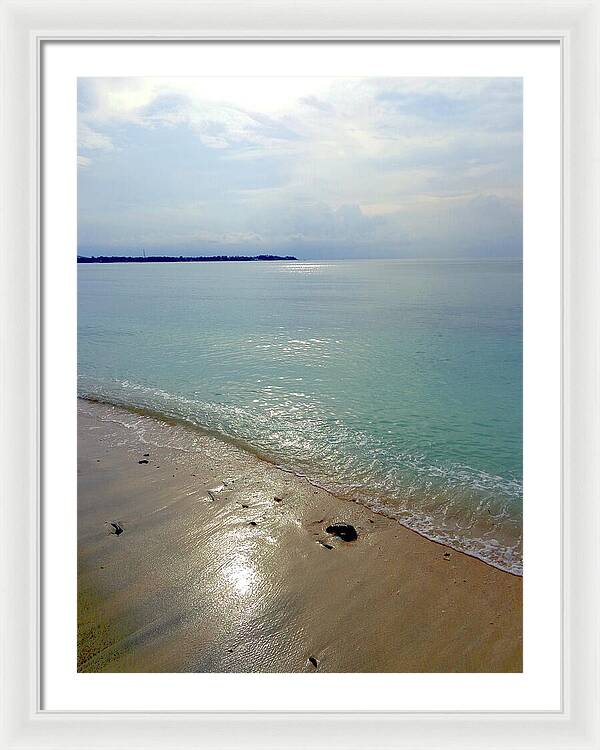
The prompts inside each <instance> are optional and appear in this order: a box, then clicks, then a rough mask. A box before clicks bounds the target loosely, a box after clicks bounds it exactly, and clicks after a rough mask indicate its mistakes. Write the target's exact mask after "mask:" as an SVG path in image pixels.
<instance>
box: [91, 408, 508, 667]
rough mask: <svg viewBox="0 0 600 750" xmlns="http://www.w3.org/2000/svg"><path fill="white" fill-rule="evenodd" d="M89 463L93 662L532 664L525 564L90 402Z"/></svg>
mask: <svg viewBox="0 0 600 750" xmlns="http://www.w3.org/2000/svg"><path fill="white" fill-rule="evenodd" d="M109 418H110V421H109ZM136 420H137V421H138V422H139V421H141V422H142V423H143V424H142V427H141V428H140V425H139V424H137V425H136V426H135V427H134V425H135V424H136ZM132 428H133V429H132ZM145 454H149V455H148V456H147V458H146V457H145ZM140 461H146V462H147V463H142V464H141V465H140V463H139V462H140ZM78 474H79V477H78V485H79V490H78V532H79V533H78V539H79V544H78V589H79V591H78V593H79V607H78V611H79V618H78V619H79V633H80V639H79V649H78V656H79V657H80V658H79V662H78V663H79V669H80V671H108V672H115V671H116V672H118V671H132V672H133V671H137V672H143V671H163V672H168V671H208V672H236V671H237V672H248V671H258V672H261V671H264V672H297V671H300V672H302V671H307V672H311V671H331V672H336V671H337V672H353V671H356V672H402V671H408V672H411V671H413V672H420V671H422V672H429V671H433V672H445V671H448V672H461V671H476V672H477V671H479V672H487V671H490V672H519V671H521V669H522V644H521V641H522V578H521V577H520V576H518V575H516V574H513V573H511V572H509V571H502V570H500V569H498V568H495V567H493V566H491V565H489V564H488V563H486V562H484V561H481V560H479V559H478V558H476V557H473V556H469V555H468V554H466V553H462V552H458V551H456V550H453V549H452V548H450V547H447V546H445V545H443V544H442V543H440V542H436V541H432V540H430V539H428V538H426V537H424V536H423V535H421V534H420V533H419V532H418V531H415V530H413V529H410V528H408V527H405V526H404V525H402V524H401V523H400V522H399V521H398V520H395V519H391V518H389V517H387V516H385V515H382V514H379V513H377V512H375V511H372V510H371V509H369V508H367V507H366V506H364V505H359V504H357V503H353V502H350V501H348V500H345V499H341V498H339V497H337V496H336V495H334V494H332V493H330V491H329V490H327V489H323V488H319V487H318V486H316V485H314V484H312V483H311V482H310V480H308V478H305V477H300V476H298V475H296V474H295V473H293V472H292V471H291V470H289V471H288V470H287V469H285V468H282V467H278V466H277V465H275V464H273V463H271V462H270V461H269V460H268V459H263V458H261V457H260V456H256V455H254V454H250V453H248V452H246V451H245V450H244V449H243V448H241V447H238V446H236V445H233V444H230V443H228V442H226V441H225V440H223V439H222V438H220V437H217V436H214V435H210V434H203V433H201V432H200V431H196V430H192V428H191V427H185V426H184V425H181V424H180V423H176V424H174V425H170V424H169V423H167V422H159V421H158V420H157V419H156V418H154V417H151V416H144V415H143V414H140V413H138V412H134V411H129V410H126V409H125V408H122V407H115V406H109V405H106V404H102V403H99V402H97V401H92V400H88V399H86V400H83V399H78ZM111 521H117V522H118V523H119V524H120V525H121V526H122V528H123V529H124V533H122V534H120V535H118V536H117V535H115V534H114V533H110V532H111V527H110V522H111ZM342 521H345V522H349V523H352V524H353V525H354V526H355V527H356V529H357V531H358V535H359V536H358V539H357V541H356V542H350V543H346V542H343V541H342V540H340V539H339V538H337V537H332V536H331V535H329V534H327V533H326V531H325V528H326V526H327V524H329V523H331V522H342ZM311 656H312V657H313V658H314V659H315V661H316V662H317V667H315V666H314V664H313V662H311V661H310V657H311Z"/></svg>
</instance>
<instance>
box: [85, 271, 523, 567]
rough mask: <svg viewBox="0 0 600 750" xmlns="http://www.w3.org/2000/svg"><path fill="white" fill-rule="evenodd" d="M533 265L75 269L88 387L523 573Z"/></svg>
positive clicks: (94, 394) (91, 394)
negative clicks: (525, 318)
mask: <svg viewBox="0 0 600 750" xmlns="http://www.w3.org/2000/svg"><path fill="white" fill-rule="evenodd" d="M522 312H523V309H522V264H521V262H520V261H498V260H494V261H492V260H490V261H442V260H439V261H438V260H431V261H425V260H418V261H417V260H412V261H411V260H373V261H367V260H364V261H363V260H357V261H286V262H279V261H273V262H251V263H232V262H222V263H221V262H215V263H157V264H153V263H147V264H138V263H136V264H114V265H113V264H111V265H95V264H90V265H87V264H86V265H81V264H80V265H79V266H78V395H79V396H81V397H85V398H92V399H97V400H100V401H105V402H107V403H113V404H116V405H121V406H125V407H130V408H135V409H141V410H143V411H147V412H149V413H152V414H158V415H164V416H165V417H167V418H169V419H174V420H176V421H180V422H182V423H185V424H188V425H191V426H193V427H195V428H198V429H202V430H209V431H211V432H213V433H217V434H219V435H222V436H223V437H225V438H226V439H230V440H233V441H235V442H236V443H238V444H242V445H244V446H245V447H247V448H248V449H249V450H251V451H254V452H256V453H257V454H259V455H260V456H261V457H264V458H268V459H270V460H272V461H274V462H275V463H277V464H279V465H281V466H283V467H285V468H286V469H290V470H293V471H295V472H297V473H298V474H301V475H304V476H306V477H308V478H309V479H310V480H311V481H313V482H315V483H316V484H319V485H321V486H324V487H326V488H328V489H330V490H331V491H332V492H335V493H336V494H339V495H341V496H343V497H346V498H347V499H348V500H349V501H355V502H359V503H362V504H364V505H366V506H368V507H370V508H372V509H374V510H376V511H378V512H380V513H383V514H385V515H387V516H390V517H392V518H396V519H398V521H400V522H401V523H403V524H404V525H406V526H408V527H409V528H412V529H414V530H415V531H417V532H419V533H421V534H423V535H424V536H427V537H429V538H431V539H435V540H437V541H441V542H443V543H445V544H448V545H450V546H451V547H454V548H455V549H458V550H462V551H464V552H467V553H468V554H471V555H474V556H476V557H479V558H481V559H482V560H485V561H486V562H488V563H490V564H492V565H494V566H496V567H499V568H502V569H503V570H507V571H510V572H512V573H515V574H521V573H522V569H523V568H522V507H523V462H522V362H523V360H522V344H523V331H522Z"/></svg>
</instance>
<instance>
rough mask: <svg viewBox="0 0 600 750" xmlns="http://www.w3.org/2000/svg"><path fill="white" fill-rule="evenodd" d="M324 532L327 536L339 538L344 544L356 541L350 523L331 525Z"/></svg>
mask: <svg viewBox="0 0 600 750" xmlns="http://www.w3.org/2000/svg"><path fill="white" fill-rule="evenodd" d="M325 531H326V532H327V533H328V534H333V535H334V536H339V538H340V539H342V540H343V541H344V542H353V541H354V540H355V539H358V534H357V533H356V529H355V528H354V526H352V524H351V523H333V524H331V526H328V527H327V528H326V529H325Z"/></svg>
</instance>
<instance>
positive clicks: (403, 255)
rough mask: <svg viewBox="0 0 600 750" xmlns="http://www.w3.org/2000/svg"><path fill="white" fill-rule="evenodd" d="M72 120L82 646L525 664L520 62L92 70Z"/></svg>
mask: <svg viewBox="0 0 600 750" xmlns="http://www.w3.org/2000/svg"><path fill="white" fill-rule="evenodd" d="M528 132H529V131H528ZM77 136H78V137H77V154H76V155H75V153H73V162H72V164H73V169H74V160H75V158H77V249H76V257H73V258H72V263H73V266H72V268H73V273H75V268H76V271H77V394H76V397H77V671H78V672H86V673H100V672H103V673H155V672H157V673H181V672H195V673H310V674H315V673H521V672H522V671H523V606H522V605H523V601H522V598H523V597H522V594H523V576H524V575H527V573H526V572H525V573H524V566H523V503H524V496H523V79H522V78H519V77H445V78H440V77H436V78H433V77H375V76H366V77H318V76H307V77H301V76H299V77H294V76H289V75H283V76H278V75H277V74H276V73H274V74H273V75H272V76H267V77H257V76H243V75H240V76H237V77H231V76H230V77H227V76H214V75H211V71H210V70H207V75H206V76H190V77H79V78H78V79H77ZM528 142H529V141H528ZM73 151H74V148H73ZM71 153H72V152H71ZM528 205H529V204H528ZM73 250H74V248H73ZM71 252H72V250H69V253H71ZM71 257H72V256H71V255H70V254H69V257H68V259H67V260H68V262H69V263H70V262H71ZM75 264H77V265H76V267H75ZM528 341H529V338H528ZM74 383H75V381H74V379H73V381H72V384H71V385H70V386H69V392H72V390H73V388H74ZM74 396H75V394H74V395H73V398H74ZM72 403H73V404H74V400H73V402H72ZM527 486H528V491H529V486H530V485H529V484H527ZM529 497H530V499H531V494H529ZM531 507H532V506H531V505H529V506H528V508H531ZM540 513H541V509H540V508H539V507H536V511H535V514H536V515H537V514H540ZM541 515H543V513H542V514H541ZM528 518H529V516H528ZM540 520H541V521H542V520H543V519H540ZM528 532H529V527H528ZM527 538H528V539H530V536H529V534H528V537H527ZM73 546H74V543H73V542H72V543H71V545H70V547H71V549H72V548H73ZM528 565H529V558H528ZM527 569H528V570H530V568H529V567H528V568H527ZM531 580H532V579H531ZM72 599H74V597H72ZM73 619H74V618H71V621H73ZM528 642H529V641H528ZM86 679H87V678H86ZM211 679H213V678H212V677H211ZM302 679H307V680H311V684H314V682H313V681H312V680H313V678H302ZM314 679H317V680H318V679H319V678H314Z"/></svg>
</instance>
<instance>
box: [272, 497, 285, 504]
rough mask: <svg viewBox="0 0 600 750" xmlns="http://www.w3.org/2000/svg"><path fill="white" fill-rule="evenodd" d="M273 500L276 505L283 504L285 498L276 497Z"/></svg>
mask: <svg viewBox="0 0 600 750" xmlns="http://www.w3.org/2000/svg"><path fill="white" fill-rule="evenodd" d="M273 500H275V502H276V503H282V502H283V498H282V497H274V498H273Z"/></svg>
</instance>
